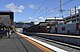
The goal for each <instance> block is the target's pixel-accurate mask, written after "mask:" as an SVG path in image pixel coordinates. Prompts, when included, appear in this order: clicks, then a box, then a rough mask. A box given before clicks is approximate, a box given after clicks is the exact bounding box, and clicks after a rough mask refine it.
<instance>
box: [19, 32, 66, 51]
mask: <svg viewBox="0 0 80 52" xmlns="http://www.w3.org/2000/svg"><path fill="white" fill-rule="evenodd" d="M19 34H20V33H19ZM20 35H22V36H25V37H27V38H29V39H31V40H33V41H35V42H37V43H39V44H42V45H43V46H45V47H48V48H50V49H52V50H54V51H56V52H68V51H65V50H63V49H60V48H57V47H55V46H52V45H50V44H47V43H44V42H42V41H39V40H36V39H34V38H32V37H29V36H26V35H23V34H20Z"/></svg>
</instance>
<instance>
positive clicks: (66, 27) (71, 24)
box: [51, 13, 80, 35]
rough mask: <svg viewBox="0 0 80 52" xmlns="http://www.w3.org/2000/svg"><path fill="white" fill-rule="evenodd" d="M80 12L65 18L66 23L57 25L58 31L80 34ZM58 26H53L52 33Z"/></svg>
mask: <svg viewBox="0 0 80 52" xmlns="http://www.w3.org/2000/svg"><path fill="white" fill-rule="evenodd" d="M79 18H80V13H77V14H74V15H72V16H68V17H65V18H64V24H62V25H60V24H58V25H57V33H59V34H60V33H61V34H77V35H79V22H80V20H79ZM55 28H56V26H53V27H52V29H51V33H55V32H56V29H55Z"/></svg>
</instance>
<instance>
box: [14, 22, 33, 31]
mask: <svg viewBox="0 0 80 52" xmlns="http://www.w3.org/2000/svg"><path fill="white" fill-rule="evenodd" d="M14 26H15V28H16V30H17V31H18V32H22V31H23V29H26V28H29V27H31V26H34V23H33V22H31V23H23V22H14Z"/></svg>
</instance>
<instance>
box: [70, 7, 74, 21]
mask: <svg viewBox="0 0 80 52" xmlns="http://www.w3.org/2000/svg"><path fill="white" fill-rule="evenodd" d="M70 18H71V21H72V20H73V18H72V10H71V8H70Z"/></svg>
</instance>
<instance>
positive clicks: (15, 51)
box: [0, 33, 53, 52]
mask: <svg viewBox="0 0 80 52" xmlns="http://www.w3.org/2000/svg"><path fill="white" fill-rule="evenodd" d="M34 44H35V43H34ZM34 44H33V43H31V42H29V41H28V40H26V39H24V38H23V37H21V36H20V35H18V34H16V33H13V34H11V35H10V38H7V37H3V38H2V39H0V52H53V51H51V50H48V48H46V47H45V49H44V46H42V49H43V50H42V49H41V47H40V45H39V47H38V46H35V45H34ZM36 45H37V43H36Z"/></svg>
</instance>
